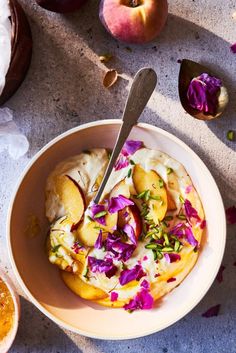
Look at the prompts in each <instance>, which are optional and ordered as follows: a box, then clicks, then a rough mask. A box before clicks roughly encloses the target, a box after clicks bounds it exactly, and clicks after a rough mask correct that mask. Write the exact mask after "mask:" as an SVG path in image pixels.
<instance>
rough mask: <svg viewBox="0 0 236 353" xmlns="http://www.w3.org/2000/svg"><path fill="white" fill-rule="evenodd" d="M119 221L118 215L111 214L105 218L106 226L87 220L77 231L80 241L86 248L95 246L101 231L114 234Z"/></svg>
mask: <svg viewBox="0 0 236 353" xmlns="http://www.w3.org/2000/svg"><path fill="white" fill-rule="evenodd" d="M117 219H118V215H117V213H113V214H110V213H109V214H107V215H106V216H105V221H106V225H105V226H103V225H101V224H99V223H98V222H96V221H91V220H88V219H86V218H85V219H84V220H83V222H82V223H81V224H80V225H79V227H78V229H77V234H78V238H79V240H80V241H81V243H82V244H83V245H85V246H94V244H95V242H96V240H97V237H98V234H99V231H100V229H101V230H102V231H103V232H104V233H108V232H111V233H113V232H114V229H115V226H116V224H117Z"/></svg>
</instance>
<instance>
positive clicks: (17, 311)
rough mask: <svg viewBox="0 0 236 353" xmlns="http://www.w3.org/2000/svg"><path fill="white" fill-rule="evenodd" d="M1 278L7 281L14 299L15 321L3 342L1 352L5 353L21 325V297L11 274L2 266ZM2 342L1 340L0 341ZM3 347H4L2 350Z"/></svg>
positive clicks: (0, 270)
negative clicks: (10, 276)
mask: <svg viewBox="0 0 236 353" xmlns="http://www.w3.org/2000/svg"><path fill="white" fill-rule="evenodd" d="M0 279H2V281H3V282H4V283H5V285H6V286H7V288H8V290H9V292H10V294H11V297H12V300H13V304H14V322H13V326H12V328H11V329H10V331H9V333H8V334H7V336H6V337H5V338H4V339H3V341H2V343H3V347H0V353H4V352H7V351H8V350H9V349H10V348H11V346H12V344H13V342H14V340H15V337H16V334H17V331H18V326H19V320H20V299H19V294H18V293H17V291H16V288H15V286H14V284H13V282H12V280H11V279H10V278H9V276H8V275H7V274H6V273H5V272H4V271H3V270H2V269H1V268H0ZM0 343H1V342H0ZM2 349H4V350H3V351H2Z"/></svg>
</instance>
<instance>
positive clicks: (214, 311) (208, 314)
mask: <svg viewBox="0 0 236 353" xmlns="http://www.w3.org/2000/svg"><path fill="white" fill-rule="evenodd" d="M220 306H221V305H220V304H217V305H215V306H212V307H211V308H209V309H208V310H207V311H206V312H205V313H203V314H202V317H207V318H208V317H212V316H217V315H218V314H219V311H220Z"/></svg>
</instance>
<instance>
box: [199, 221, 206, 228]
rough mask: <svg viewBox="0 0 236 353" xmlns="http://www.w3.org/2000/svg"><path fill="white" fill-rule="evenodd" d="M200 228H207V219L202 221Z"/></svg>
mask: <svg viewBox="0 0 236 353" xmlns="http://www.w3.org/2000/svg"><path fill="white" fill-rule="evenodd" d="M200 228H201V229H205V228H206V220H205V219H203V220H202V221H201V223H200Z"/></svg>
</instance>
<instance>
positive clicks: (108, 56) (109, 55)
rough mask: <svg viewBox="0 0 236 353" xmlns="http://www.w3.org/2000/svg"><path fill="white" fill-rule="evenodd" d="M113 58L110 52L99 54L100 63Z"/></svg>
mask: <svg viewBox="0 0 236 353" xmlns="http://www.w3.org/2000/svg"><path fill="white" fill-rule="evenodd" d="M112 58H113V56H112V54H109V53H107V54H103V55H100V56H99V60H100V61H101V63H108V62H109V61H110V60H111V59H112Z"/></svg>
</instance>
